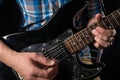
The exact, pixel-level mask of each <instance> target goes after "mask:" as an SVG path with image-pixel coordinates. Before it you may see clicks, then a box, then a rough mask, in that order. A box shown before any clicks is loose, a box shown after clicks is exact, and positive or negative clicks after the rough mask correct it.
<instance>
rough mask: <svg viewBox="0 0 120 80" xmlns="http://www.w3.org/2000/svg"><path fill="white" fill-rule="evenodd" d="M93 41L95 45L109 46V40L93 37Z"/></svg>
mask: <svg viewBox="0 0 120 80" xmlns="http://www.w3.org/2000/svg"><path fill="white" fill-rule="evenodd" d="M95 41H96V43H97V47H100V46H101V47H108V46H110V42H106V41H104V40H101V39H100V38H97V37H95Z"/></svg>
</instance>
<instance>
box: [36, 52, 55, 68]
mask: <svg viewBox="0 0 120 80" xmlns="http://www.w3.org/2000/svg"><path fill="white" fill-rule="evenodd" d="M35 61H37V62H38V63H39V64H42V65H44V66H54V65H55V60H53V59H49V58H47V57H45V56H43V55H40V54H39V55H38V56H37V58H36V59H35Z"/></svg>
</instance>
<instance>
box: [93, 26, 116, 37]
mask: <svg viewBox="0 0 120 80" xmlns="http://www.w3.org/2000/svg"><path fill="white" fill-rule="evenodd" d="M92 33H93V34H95V35H96V36H98V35H99V34H102V35H105V36H109V37H111V36H115V34H116V31H115V30H114V29H104V28H102V27H96V29H94V30H93V31H92Z"/></svg>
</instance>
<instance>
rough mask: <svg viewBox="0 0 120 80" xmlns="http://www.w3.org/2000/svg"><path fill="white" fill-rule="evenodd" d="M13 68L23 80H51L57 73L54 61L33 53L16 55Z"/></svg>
mask: <svg viewBox="0 0 120 80" xmlns="http://www.w3.org/2000/svg"><path fill="white" fill-rule="evenodd" d="M16 57H17V59H15V61H14V65H13V68H14V69H15V70H16V71H17V72H18V73H19V74H20V75H21V76H22V77H23V78H24V80H52V79H53V78H54V77H55V76H56V75H57V73H58V65H57V61H56V60H50V59H48V58H46V57H44V56H43V55H41V54H36V53H34V52H30V53H29V52H23V53H17V56H16Z"/></svg>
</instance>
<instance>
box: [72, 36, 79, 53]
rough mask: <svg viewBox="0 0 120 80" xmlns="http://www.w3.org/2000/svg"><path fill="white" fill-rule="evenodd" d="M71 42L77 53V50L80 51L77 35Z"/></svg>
mask: <svg viewBox="0 0 120 80" xmlns="http://www.w3.org/2000/svg"><path fill="white" fill-rule="evenodd" d="M71 42H72V43H73V45H74V48H75V51H76V50H79V46H78V44H77V42H78V41H77V37H76V35H73V37H71Z"/></svg>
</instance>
